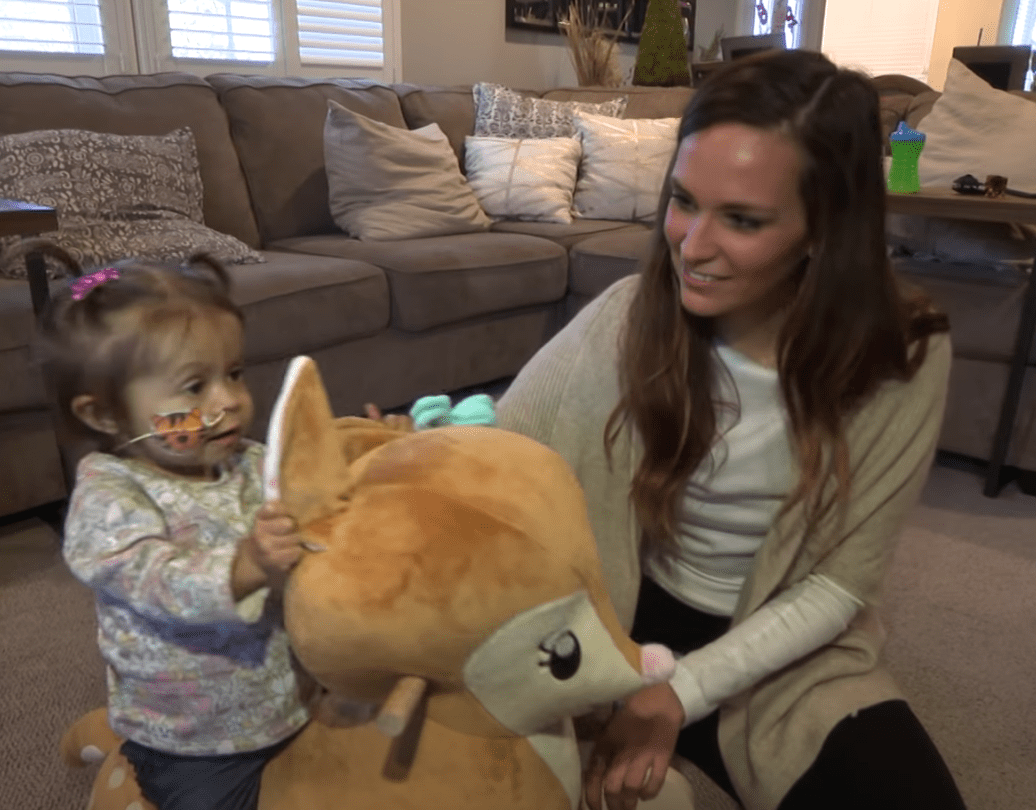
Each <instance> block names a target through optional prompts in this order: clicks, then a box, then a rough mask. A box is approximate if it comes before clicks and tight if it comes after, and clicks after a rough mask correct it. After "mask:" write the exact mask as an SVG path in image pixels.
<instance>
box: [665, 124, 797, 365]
mask: <svg viewBox="0 0 1036 810" xmlns="http://www.w3.org/2000/svg"><path fill="white" fill-rule="evenodd" d="M801 171H802V165H801V157H800V155H799V150H798V148H797V146H796V145H795V144H794V143H793V142H792V141H791V140H790V139H789V138H788V137H787V136H785V135H783V134H781V133H780V132H775V131H773V130H762V129H756V128H754V127H750V126H746V125H744V124H717V125H716V126H713V127H710V128H709V129H705V130H702V131H700V132H696V133H694V134H692V135H689V136H687V137H686V138H684V140H683V141H682V142H681V143H680V146H679V149H678V150H677V154H676V162H675V164H674V166H673V172H672V175H671V176H670V182H671V186H672V199H671V200H670V202H669V206H668V208H667V209H666V215H665V237H666V241H667V242H668V243H669V249H670V255H671V257H672V261H673V268H674V269H675V271H676V276H677V279H678V281H679V284H680V296H681V301H682V303H683V306H684V308H685V309H687V310H688V311H689V312H692V313H694V314H695V315H699V316H703V317H709V318H715V319H716V331H717V334H718V335H719V336H720V337H721V338H722V339H723V340H725V341H726V342H727V343H729V344H730V345H731V346H734V347H735V348H742V347H740V346H739V344H749V345H751V346H752V348H754V349H757V350H758V348H759V345H760V344H763V345H764V346H765V347H768V349H769V352H772V351H773V350H774V348H775V345H776V336H777V332H778V330H779V328H780V322H781V317H782V313H783V311H784V309H785V307H786V306H787V304H788V303H789V302H790V300H791V297H792V296H793V295H794V291H795V290H794V287H795V283H796V281H795V279H794V275H795V272H796V269H797V268H798V267H799V265H800V264H801V262H802V260H803V258H804V257H805V256H806V251H807V248H808V239H807V235H806V211H805V207H804V205H803V202H802V199H801V196H800V195H799V177H800V175H801ZM744 348H747V346H746V347H744ZM748 353H749V354H759V352H758V351H749V352H748ZM767 353H768V352H767V351H766V350H765V349H764V351H763V352H762V354H767Z"/></svg>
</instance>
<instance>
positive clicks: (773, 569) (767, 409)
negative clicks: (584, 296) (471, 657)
mask: <svg viewBox="0 0 1036 810" xmlns="http://www.w3.org/2000/svg"><path fill="white" fill-rule="evenodd" d="M881 153H882V134H881V128H880V123H879V115H878V99H877V95H876V93H875V92H874V90H873V89H872V88H871V87H870V84H869V82H868V80H867V79H866V77H863V76H861V75H859V74H856V73H854V72H851V71H845V70H840V69H838V68H836V67H835V66H834V65H833V64H832V63H831V62H829V61H828V60H827V59H826V58H825V57H823V56H822V55H820V54H817V53H811V52H806V51H773V52H769V53H766V54H761V55H759V56H756V57H752V58H747V59H743V60H738V61H737V62H733V63H731V65H730V66H729V67H727V68H725V69H724V70H723V71H722V72H718V73H716V74H714V75H713V77H711V78H710V80H709V81H708V82H706V83H705V84H704V85H703V86H702V87H701V88H700V89H699V90H698V91H697V92H696V93H695V95H694V96H693V98H692V100H691V103H690V105H689V107H688V109H687V111H686V112H685V114H684V116H683V119H682V121H681V124H680V129H679V133H678V146H677V149H676V152H675V155H674V157H673V162H672V164H671V168H670V172H669V182H668V184H667V187H666V188H665V190H664V191H663V194H662V199H661V201H660V206H659V216H658V219H657V226H656V229H655V233H654V239H653V241H652V247H651V253H650V256H649V257H648V259H647V261H646V262H645V263H644V265H643V267H642V270H641V273H640V274H639V275H638V276H634V277H630V278H627V279H624V280H622V281H620V282H618V283H616V284H615V285H613V286H612V287H611V288H609V289H608V290H607V291H606V292H604V293H603V294H602V295H601V296H599V297H598V298H597V299H596V300H595V301H594V302H592V303H591V304H590V305H589V306H588V307H587V308H586V309H585V310H583V311H582V312H581V313H580V314H579V315H578V316H577V317H576V318H575V319H574V320H573V321H572V323H570V324H569V325H568V326H567V327H566V328H565V329H564V330H563V331H562V332H561V333H560V334H558V335H557V336H556V337H555V338H554V339H553V340H552V341H551V342H550V343H549V344H548V345H547V346H545V347H544V348H543V349H542V350H541V351H540V352H539V353H538V354H537V355H536V356H535V357H534V358H533V359H532V360H531V361H530V362H529V363H528V365H527V366H526V367H525V368H524V369H523V370H522V372H521V373H520V374H519V375H518V377H517V378H516V380H515V381H514V383H513V384H512V386H511V387H510V389H509V390H508V391H507V393H506V394H505V395H504V397H503V398H502V400H501V402H500V403H499V407H498V418H499V423H500V424H501V426H503V427H507V428H510V429H513V430H518V431H520V432H522V433H525V434H528V435H530V436H532V437H534V438H536V439H538V440H540V441H542V442H544V443H546V444H548V445H550V446H552V447H554V448H555V449H556V450H557V451H558V452H560V453H561V454H562V455H563V456H564V457H565V458H566V459H567V460H568V461H569V462H570V463H571V464H572V466H573V467H574V469H575V470H576V472H577V474H578V475H579V478H580V481H581V483H582V485H583V487H584V489H585V492H586V496H587V503H588V507H589V509H590V515H591V520H592V523H593V526H594V530H595V532H596V535H597V538H598V544H599V549H600V552H601V557H602V561H603V564H604V568H605V572H606V576H607V578H608V584H609V589H610V592H611V595H612V598H613V600H614V601H615V604H616V608H617V609H618V611H619V615H620V617H621V618H622V619H623V621H624V622H625V623H626V626H627V627H629V626H631V625H632V635H633V637H634V638H635V639H636V640H637V641H639V642H646V641H657V642H661V643H663V644H666V645H668V646H669V647H670V648H671V649H673V651H674V652H675V653H677V654H678V655H685V654H686V657H684V658H683V659H682V660H681V665H680V666H679V667H678V671H677V674H676V676H674V678H673V680H672V681H671V682H670V683H668V684H660V685H657V686H654V687H651V688H648V689H645V690H643V691H642V692H639V693H637V694H636V695H634V696H633V697H631V698H630V699H629V700H628V701H626V702H625V704H624V705H623V706H622V707H621V708H620V709H619V710H617V711H616V712H615V713H614V715H613V716H612V718H611V720H610V722H609V723H608V726H607V728H606V729H605V730H604V732H603V733H602V735H601V736H600V738H599V739H598V740H597V743H596V747H595V752H594V755H593V757H592V759H591V764H590V767H589V769H588V774H587V782H586V789H587V800H588V802H589V804H590V806H591V807H592V808H594V810H597V808H600V807H601V794H602V790H603V795H604V798H605V800H606V803H607V806H608V808H609V810H619V808H622V809H623V810H628V809H629V808H633V807H635V806H636V804H637V801H638V799H641V798H650V797H651V796H653V795H654V794H655V793H656V792H657V790H658V789H659V786H660V784H661V781H662V778H663V775H664V772H665V767H666V765H667V763H668V762H669V759H670V757H671V755H672V753H673V751H674V750H675V751H676V752H677V753H680V754H681V755H683V756H686V757H688V758H689V759H691V760H692V761H694V762H696V763H697V764H698V765H699V766H700V767H701V768H702V769H703V770H705V772H706V773H708V774H709V775H710V776H711V777H712V778H713V779H714V780H715V781H716V782H717V783H718V784H719V785H720V786H722V787H723V788H724V789H726V790H727V791H728V792H729V793H731V795H733V796H735V797H736V798H738V799H739V800H740V801H741V803H742V804H743V805H744V806H745V807H747V808H749V809H750V810H772V809H773V808H778V807H779V808H781V810H795V809H796V808H807V807H808V808H812V807H823V808H832V807H837V808H855V807H859V808H876V807H881V808H900V807H902V808H916V807H938V808H955V809H956V808H963V802H962V801H961V798H960V795H959V793H958V791H957V788H956V786H955V785H954V782H953V779H952V777H951V776H950V774H949V772H948V770H947V768H946V766H945V764H944V763H943V760H942V758H941V757H940V756H939V754H938V752H937V751H936V749H935V747H934V745H933V744H932V742H931V740H930V738H929V737H928V735H927V733H926V732H925V731H924V729H923V728H922V727H921V725H920V723H919V722H918V721H917V719H916V717H915V716H914V715H913V713H912V712H911V711H910V708H909V707H908V706H907V704H906V703H905V702H904V701H903V700H902V696H901V693H900V691H899V690H898V689H897V687H896V685H895V683H894V682H893V681H892V679H891V677H890V676H889V674H888V672H887V671H886V670H885V668H884V666H883V665H882V663H881V661H880V653H881V649H882V646H883V639H884V631H883V629H882V626H881V623H880V620H879V618H878V615H877V608H878V605H879V603H880V598H881V586H882V581H883V577H884V572H885V567H886V563H887V561H888V559H889V557H890V556H891V553H892V550H893V545H894V542H895V539H896V536H897V533H898V531H899V529H900V527H901V525H902V522H903V519H904V517H905V515H906V513H907V510H908V509H909V508H910V507H911V506H912V505H913V503H914V502H915V500H916V498H917V496H918V494H919V491H920V489H921V487H922V485H923V483H924V480H925V477H926V475H927V472H928V469H929V465H930V463H931V459H932V455H933V453H934V449H935V443H936V439H937V436H938V433H939V427H940V422H941V419H942V413H943V406H944V401H945V396H946V385H947V377H948V372H949V364H950V344H949V337H948V335H947V334H946V331H947V322H946V319H945V317H944V316H942V315H941V314H939V313H937V312H935V311H934V310H933V309H932V308H931V306H930V305H929V304H928V302H927V301H926V300H925V299H924V298H923V297H921V296H920V295H917V294H908V293H906V292H905V291H903V290H900V289H899V288H898V286H897V283H896V281H895V280H894V278H893V276H892V273H891V270H890V268H889V265H888V262H887V260H886V254H885V240H884V216H885V206H884V194H885V190H884V181H883V175H882V167H881Z"/></svg>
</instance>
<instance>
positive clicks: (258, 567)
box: [231, 501, 302, 599]
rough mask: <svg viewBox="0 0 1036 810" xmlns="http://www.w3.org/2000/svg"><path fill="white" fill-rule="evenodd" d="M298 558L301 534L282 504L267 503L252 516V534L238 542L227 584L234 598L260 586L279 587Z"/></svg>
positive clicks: (300, 549) (238, 597) (299, 555)
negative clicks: (229, 585) (230, 586)
mask: <svg viewBox="0 0 1036 810" xmlns="http://www.w3.org/2000/svg"><path fill="white" fill-rule="evenodd" d="M301 557H302V535H301V534H299V530H298V524H297V523H296V522H295V518H293V517H292V516H291V515H290V514H289V513H288V510H287V509H286V508H285V506H284V504H282V503H281V502H280V501H267V502H266V503H264V504H263V505H262V507H261V508H260V509H259V512H258V514H256V516H255V523H254V524H253V527H252V533H251V534H250V535H248V536H247V537H245V538H244V539H242V540H241V543H240V544H239V545H238V549H237V557H236V558H235V559H234V569H233V574H232V581H231V585H232V587H233V590H234V597H235V598H237V599H240V598H242V597H243V596H245V595H247V594H249V593H251V592H252V591H254V590H256V589H257V588H260V587H262V586H263V585H267V584H269V585H271V586H273V587H277V588H279V587H282V586H283V585H284V581H285V579H286V578H287V575H288V572H289V571H290V570H291V569H292V568H294V567H295V564H296V563H297V562H298V561H299V559H300V558H301Z"/></svg>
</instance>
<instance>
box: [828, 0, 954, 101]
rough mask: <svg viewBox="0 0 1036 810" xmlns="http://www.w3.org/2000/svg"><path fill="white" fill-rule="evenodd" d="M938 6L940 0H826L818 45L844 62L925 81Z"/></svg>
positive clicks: (873, 73)
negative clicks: (847, 0) (829, 0)
mask: <svg viewBox="0 0 1036 810" xmlns="http://www.w3.org/2000/svg"><path fill="white" fill-rule="evenodd" d="M938 11H939V0H911V2H903V0H861V2H854V3H828V4H827V7H826V13H825V15H824V35H823V45H822V48H823V51H824V53H826V54H827V55H828V56H829V57H830V58H831V59H832V60H834V61H835V62H837V63H838V64H840V65H842V66H844V67H852V68H857V69H862V70H864V71H866V72H867V73H869V74H871V75H873V76H881V75H884V74H886V73H902V74H903V75H905V76H912V77H914V78H915V79H920V80H921V81H927V80H928V67H929V62H930V60H931V55H932V40H933V38H934V37H935V20H936V15H937V13H938Z"/></svg>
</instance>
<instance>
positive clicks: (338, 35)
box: [296, 0, 385, 68]
mask: <svg viewBox="0 0 1036 810" xmlns="http://www.w3.org/2000/svg"><path fill="white" fill-rule="evenodd" d="M296 7H297V17H296V19H297V21H298V28H297V30H298V58H299V62H300V63H301V64H303V65H336V66H341V67H363V68H381V67H383V66H384V64H385V35H384V25H383V20H382V2H381V0H296Z"/></svg>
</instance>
